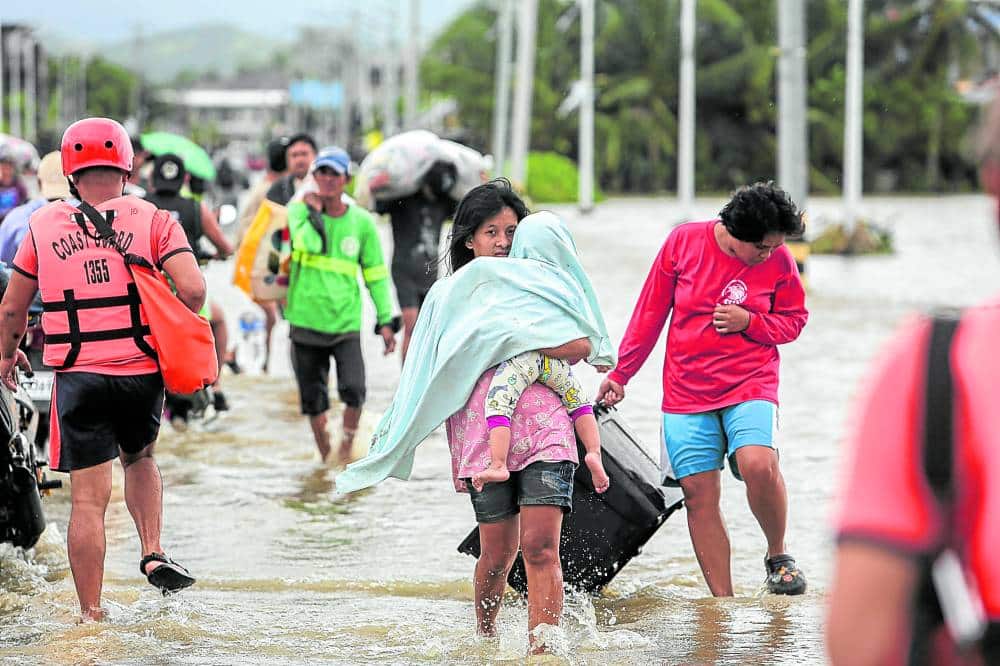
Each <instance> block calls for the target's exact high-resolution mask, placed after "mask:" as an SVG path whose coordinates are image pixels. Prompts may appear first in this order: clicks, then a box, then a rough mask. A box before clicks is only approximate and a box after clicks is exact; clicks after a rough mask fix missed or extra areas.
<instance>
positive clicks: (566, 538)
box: [458, 406, 682, 594]
mask: <svg viewBox="0 0 1000 666" xmlns="http://www.w3.org/2000/svg"><path fill="white" fill-rule="evenodd" d="M594 415H595V416H596V417H597V423H598V426H599V428H600V432H601V449H602V457H603V460H604V468H605V469H606V470H607V472H608V475H609V476H610V477H611V487H610V488H609V489H608V491H607V492H605V493H603V494H601V495H598V494H597V493H595V492H594V485H593V483H591V480H590V471H589V470H588V469H587V467H586V466H585V465H583V464H582V461H583V455H584V450H583V445H582V444H581V443H580V442H579V441H577V444H576V445H577V449H578V451H579V454H580V460H581V464H580V466H579V467H578V468H577V470H576V476H575V478H574V483H573V512H572V513H571V514H569V515H568V516H566V518H565V520H563V527H562V538H561V539H560V543H559V556H560V560H561V561H562V568H563V581H564V582H565V584H566V585H568V586H570V587H574V588H576V589H580V590H584V591H586V592H592V593H593V592H598V591H600V589H601V588H603V587H604V586H605V585H607V584H608V583H609V582H610V581H611V579H612V578H614V577H615V575H616V574H617V573H618V572H619V571H621V569H622V567H624V566H625V565H626V564H627V563H628V562H629V560H631V559H632V558H633V557H635V556H636V555H638V554H639V553H640V552H642V547H643V545H644V544H645V543H646V542H647V541H649V539H650V537H652V536H653V534H654V533H655V532H656V530H657V529H659V527H660V525H662V524H663V521H665V520H666V519H667V518H668V517H669V516H670V514H672V513H673V512H674V511H676V510H677V509H678V508H680V506H681V504H682V501H681V500H682V494H681V492H680V490H679V489H676V488H665V487H663V486H661V485H660V478H661V474H660V466H659V464H658V463H657V462H656V461H654V460H653V459H652V458H650V457H649V455H648V454H647V453H646V450H645V449H644V448H643V446H642V445H641V444H640V443H639V440H638V438H636V436H635V434H634V433H633V432H632V431H631V430H629V428H628V427H627V426H626V425H625V424H624V423H623V422H622V420H621V415H620V414H619V413H618V411H617V410H616V409H614V408H613V407H612V408H607V407H604V406H598V407H595V408H594ZM458 550H459V552H460V553H465V554H467V555H472V556H473V557H479V552H480V549H479V528H478V527H477V528H475V529H473V530H472V533H470V534H469V536H467V537H466V538H465V540H464V541H462V543H461V544H460V545H459V546H458ZM507 582H508V583H510V586H511V587H513V588H514V589H516V590H518V591H519V592H521V593H522V594H526V593H527V589H528V586H527V579H526V578H525V574H524V562H523V560H522V559H521V555H520V554H518V556H517V560H516V561H515V562H514V566H513V568H512V569H511V571H510V575H508V577H507Z"/></svg>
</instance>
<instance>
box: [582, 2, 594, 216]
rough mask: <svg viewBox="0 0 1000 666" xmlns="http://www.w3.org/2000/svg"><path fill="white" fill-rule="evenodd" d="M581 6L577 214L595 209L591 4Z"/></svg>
mask: <svg viewBox="0 0 1000 666" xmlns="http://www.w3.org/2000/svg"><path fill="white" fill-rule="evenodd" d="M579 2H580V85H581V87H582V92H583V96H582V99H581V100H580V138H579V144H580V146H579V147H580V155H579V159H580V164H579V170H580V191H579V198H580V210H581V211H582V212H584V213H589V212H590V211H591V210H593V209H594V0H579Z"/></svg>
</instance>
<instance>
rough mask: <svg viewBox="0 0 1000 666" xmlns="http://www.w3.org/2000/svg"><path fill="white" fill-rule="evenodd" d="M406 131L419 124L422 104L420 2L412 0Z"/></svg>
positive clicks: (407, 71) (407, 73) (406, 72)
mask: <svg viewBox="0 0 1000 666" xmlns="http://www.w3.org/2000/svg"><path fill="white" fill-rule="evenodd" d="M405 75H406V116H405V124H406V129H414V127H415V125H416V123H417V107H418V106H419V104H420V0H410V41H409V57H407V58H406V70H405Z"/></svg>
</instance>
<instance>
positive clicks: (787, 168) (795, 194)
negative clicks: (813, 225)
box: [778, 0, 809, 210]
mask: <svg viewBox="0 0 1000 666" xmlns="http://www.w3.org/2000/svg"><path fill="white" fill-rule="evenodd" d="M778 43H779V47H780V52H781V53H780V56H779V58H778V182H779V184H780V185H781V187H782V189H784V190H785V191H786V192H788V194H789V195H790V196H791V198H792V201H794V202H795V203H796V205H797V206H798V207H799V210H802V209H803V208H805V206H806V198H807V197H808V195H809V156H808V153H809V149H808V128H807V126H806V49H805V3H804V2H803V1H802V0H779V2H778Z"/></svg>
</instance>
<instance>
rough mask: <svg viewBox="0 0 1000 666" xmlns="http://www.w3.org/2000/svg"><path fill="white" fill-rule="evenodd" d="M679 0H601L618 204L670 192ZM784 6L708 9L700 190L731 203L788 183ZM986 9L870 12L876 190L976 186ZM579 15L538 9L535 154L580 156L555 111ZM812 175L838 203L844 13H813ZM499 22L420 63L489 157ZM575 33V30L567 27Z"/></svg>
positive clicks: (463, 21)
mask: <svg viewBox="0 0 1000 666" xmlns="http://www.w3.org/2000/svg"><path fill="white" fill-rule="evenodd" d="M680 4H681V3H680V0H614V1H613V2H612V1H611V0H597V25H596V33H595V34H596V39H595V87H596V91H595V92H596V101H595V105H596V108H595V131H596V137H595V142H596V167H595V168H596V171H597V173H596V176H597V179H598V183H599V184H600V186H601V187H603V188H605V189H607V190H609V191H617V192H659V191H666V190H674V189H675V186H676V182H677V150H678V146H677V114H678V84H679V71H680V48H679V45H680V34H679V24H680ZM776 4H777V3H776V1H775V0H698V2H697V35H696V47H695V48H696V71H697V74H696V81H697V83H696V86H697V101H696V113H697V134H696V140H695V145H696V169H697V172H696V180H695V182H696V187H697V188H698V190H699V191H727V190H730V189H732V188H733V187H735V186H738V185H740V184H743V183H746V182H748V181H752V180H757V179H767V178H774V177H775V175H776V173H777V136H776V123H777V104H776V101H777V92H776V85H777V61H778V46H777V13H776V12H777V7H776ZM988 4H989V3H987V2H976V1H974V0H922V1H920V2H910V1H907V2H904V1H902V0H868V1H867V2H866V3H865V11H866V16H865V49H864V60H865V85H864V118H863V126H864V187H865V189H866V190H867V191H940V192H945V191H951V192H955V191H968V190H972V189H975V188H977V181H976V169H975V157H974V146H973V141H972V134H973V130H974V128H975V126H976V123H977V119H978V115H979V107H978V106H977V105H975V104H973V103H970V102H969V101H967V100H966V99H964V98H963V96H962V95H961V94H960V93H959V92H958V88H959V86H960V82H967V81H981V80H983V79H985V78H987V77H988V76H990V75H991V74H993V72H991V71H990V70H989V67H988V64H987V61H988V59H989V57H990V55H991V50H993V53H994V55H995V49H996V48H997V45H998V43H1000V33H998V30H997V26H996V23H995V20H994V19H995V14H992V13H991V11H992V10H990V8H989V7H988V6H987V5H988ZM570 6H571V3H566V2H563V1H561V0H540V2H539V20H538V46H537V53H536V70H535V81H534V98H533V107H532V108H533V112H532V122H531V148H532V150H540V151H554V152H558V153H561V154H564V155H567V156H570V157H572V158H574V159H575V157H576V151H577V145H576V144H577V115H576V114H575V113H574V114H571V115H569V116H567V117H562V118H561V117H559V116H558V114H557V113H556V109H557V108H558V106H559V104H560V103H561V102H562V100H563V99H564V97H565V96H566V94H567V93H568V91H569V89H570V86H571V85H572V82H573V81H574V80H575V79H577V78H578V77H579V56H578V54H579V52H580V45H579V39H580V32H579V23H578V21H573V22H571V23H569V25H570V27H569V28H568V29H564V30H560V28H559V27H557V21H558V19H559V17H560V16H561V15H562V14H564V13H565V12H566V11H568V10H569V7H570ZM806 16H807V50H808V56H807V76H808V82H807V83H808V102H807V104H808V111H807V114H808V116H807V117H808V126H809V149H808V150H809V162H810V165H809V174H810V186H811V189H812V190H813V191H814V192H820V193H836V192H839V191H840V178H841V172H842V168H843V162H842V159H843V158H842V155H843V137H844V87H845V70H846V65H845V63H846V43H847V2H846V1H845V0H806ZM495 23H496V11H495V9H494V8H493V7H492V6H491V3H486V2H482V3H481V4H479V5H477V6H475V7H473V8H472V9H470V10H469V11H467V12H465V13H464V14H462V15H460V16H459V17H458V18H456V20H455V21H454V22H453V23H452V24H450V26H448V27H447V28H446V29H445V30H444V31H443V32H442V33H441V34H440V35H439V37H438V38H437V39H436V40H435V42H434V43H433V45H432V46H431V47H430V49H429V51H428V53H427V54H426V55H425V57H424V59H423V62H422V65H421V84H422V86H423V88H424V94H425V95H429V96H430V97H431V98H434V97H445V96H447V97H453V98H454V99H455V100H457V101H458V104H459V105H460V119H461V123H462V124H463V126H464V128H465V130H466V132H467V136H466V137H465V138H466V140H467V141H468V142H469V143H471V144H472V145H475V146H477V147H479V148H484V149H489V148H491V146H490V145H489V142H490V136H491V134H490V131H491V130H490V127H491V123H492V112H493V103H494V82H493V75H494V67H495V65H496V58H495V54H496V39H497V35H496V29H495ZM563 23H564V24H565V23H567V21H563Z"/></svg>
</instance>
